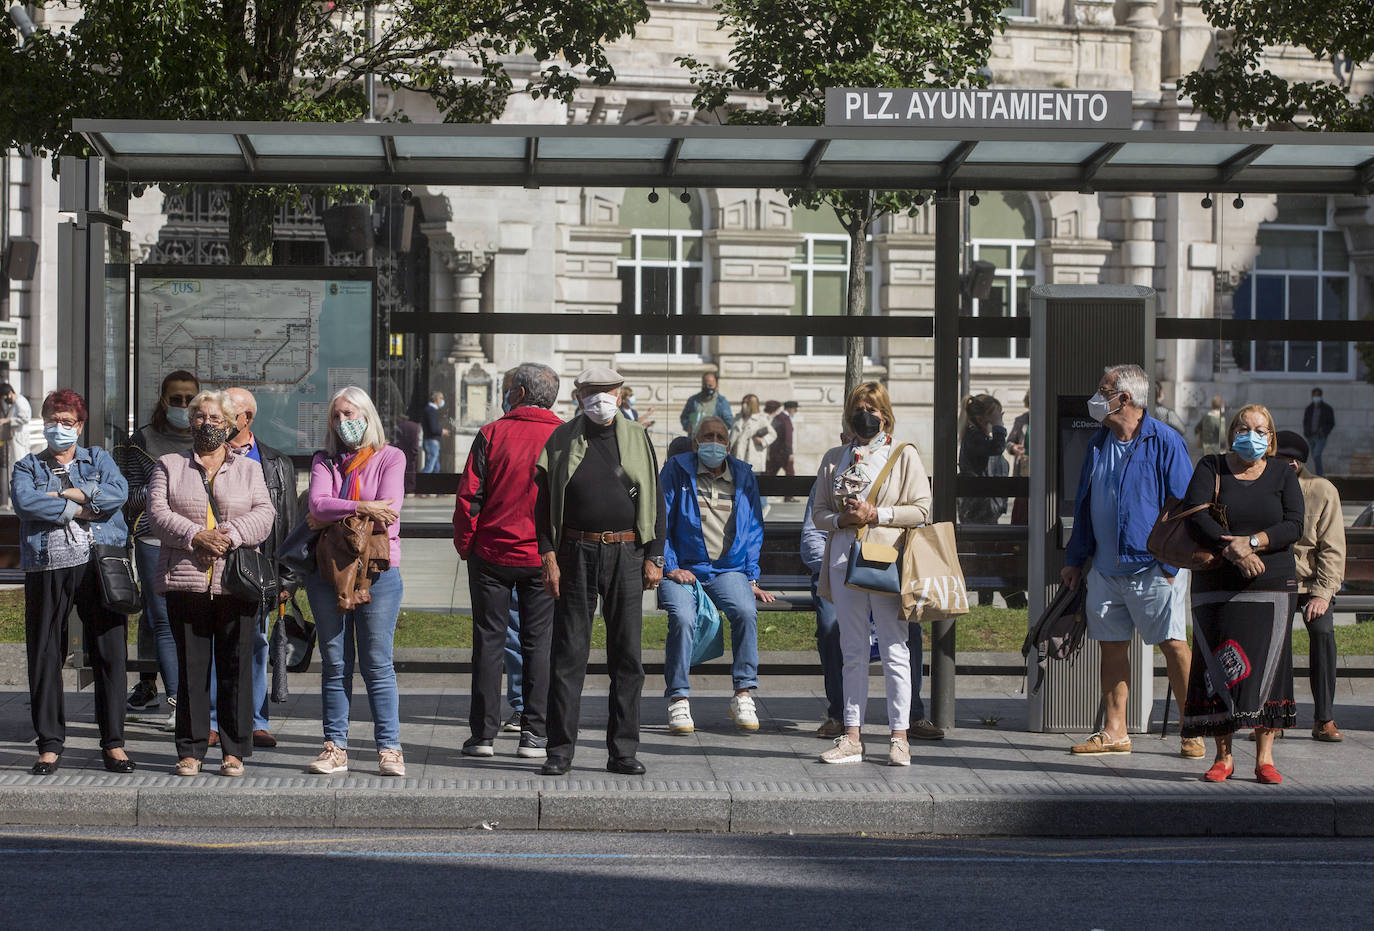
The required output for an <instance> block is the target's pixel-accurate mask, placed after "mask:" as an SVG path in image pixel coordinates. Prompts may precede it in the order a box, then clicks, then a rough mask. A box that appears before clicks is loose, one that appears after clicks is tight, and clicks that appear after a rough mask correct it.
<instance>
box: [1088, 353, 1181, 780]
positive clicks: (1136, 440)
mask: <svg viewBox="0 0 1374 931" xmlns="http://www.w3.org/2000/svg"><path fill="white" fill-rule="evenodd" d="M1149 399H1150V377H1149V376H1148V375H1146V374H1145V370H1144V369H1142V368H1141V367H1140V366H1138V365H1113V366H1110V367H1108V368H1107V369H1106V371H1104V372H1103V373H1102V377H1101V379H1099V380H1098V385H1097V393H1096V394H1094V395H1093V396H1092V398H1091V399H1089V401H1088V414H1089V415H1090V416H1091V417H1092V418H1093V419H1094V420H1096V421H1097V422H1098V423H1100V424H1102V429H1100V430H1098V431H1097V434H1096V435H1095V436H1094V437H1093V441H1092V445H1091V447H1090V448H1089V450H1088V455H1087V457H1086V458H1085V460H1084V462H1083V470H1082V472H1081V473H1080V474H1079V477H1078V494H1077V497H1076V499H1075V501H1074V510H1073V537H1072V538H1071V539H1070V540H1069V547H1068V552H1066V553H1065V556H1064V561H1065V563H1066V565H1065V566H1064V570H1063V572H1062V573H1061V575H1062V578H1063V580H1064V584H1065V585H1067V586H1069V587H1070V588H1077V587H1078V586H1079V584H1081V583H1084V582H1086V584H1087V586H1088V593H1087V600H1086V603H1085V605H1084V611H1085V612H1086V614H1087V618H1088V636H1089V637H1091V638H1092V639H1093V640H1096V641H1098V643H1099V644H1100V646H1101V648H1102V668H1101V681H1102V696H1103V700H1104V704H1105V705H1106V717H1105V721H1104V723H1103V725H1102V730H1101V731H1099V732H1097V733H1095V734H1093V735H1091V736H1090V737H1089V738H1088V739H1087V740H1086V741H1085V742H1083V743H1081V744H1078V745H1077V746H1075V747H1073V748H1072V752H1074V753H1079V754H1098V753H1130V752H1131V738H1130V737H1128V736H1127V735H1126V703H1127V699H1128V697H1129V687H1128V686H1127V681H1128V679H1129V677H1130V674H1131V658H1130V640H1131V633H1132V630H1138V631H1140V638H1141V639H1142V640H1143V641H1144V642H1145V643H1148V644H1151V645H1153V644H1158V645H1159V649H1160V652H1162V653H1163V654H1164V662H1165V664H1166V666H1167V668H1168V672H1169V682H1170V684H1171V685H1172V686H1173V689H1174V694H1175V695H1184V694H1187V688H1188V660H1189V652H1188V642H1187V610H1186V605H1185V602H1184V593H1185V591H1186V588H1187V579H1186V575H1187V572H1186V571H1180V570H1179V569H1177V568H1176V567H1174V566H1165V565H1162V564H1161V563H1158V562H1156V561H1155V558H1154V557H1153V556H1151V555H1150V553H1149V550H1147V549H1146V546H1145V543H1146V540H1147V539H1148V538H1149V536H1150V530H1151V528H1152V527H1154V524H1155V521H1156V519H1158V517H1159V512H1160V511H1161V510H1163V508H1164V502H1165V500H1167V499H1168V498H1171V497H1179V498H1181V497H1183V494H1184V492H1186V491H1187V489H1188V481H1189V479H1191V478H1192V476H1193V463H1192V461H1191V460H1190V459H1189V458H1188V447H1187V444H1186V443H1185V441H1184V439H1183V437H1182V436H1180V435H1179V433H1178V432H1177V431H1176V430H1173V429H1170V428H1169V427H1168V426H1166V425H1165V424H1163V423H1161V422H1160V421H1158V420H1155V419H1154V418H1153V417H1151V416H1150V415H1149V414H1148V413H1146V407H1147V405H1148V404H1149ZM1089 562H1091V564H1092V567H1091V570H1090V571H1088V572H1087V573H1086V577H1085V574H1084V566H1085V565H1087V564H1088V563H1089ZM1180 752H1181V754H1182V755H1183V756H1185V757H1189V758H1197V757H1200V756H1202V755H1203V754H1204V753H1205V748H1204V747H1203V744H1202V741H1201V739H1199V738H1185V739H1184V741H1183V744H1182V748H1181V751H1180Z"/></svg>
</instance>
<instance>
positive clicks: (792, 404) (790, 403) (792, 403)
mask: <svg viewBox="0 0 1374 931" xmlns="http://www.w3.org/2000/svg"><path fill="white" fill-rule="evenodd" d="M799 407H801V405H800V404H798V403H797V402H796V401H788V402H786V403H785V404H783V406H782V409H783V410H785V411H794V410H796V409H797V408H799Z"/></svg>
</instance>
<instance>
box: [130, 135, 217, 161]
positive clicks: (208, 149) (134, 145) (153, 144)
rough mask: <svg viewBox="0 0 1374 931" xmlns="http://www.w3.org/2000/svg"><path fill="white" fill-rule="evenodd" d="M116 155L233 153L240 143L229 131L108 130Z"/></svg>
mask: <svg viewBox="0 0 1374 931" xmlns="http://www.w3.org/2000/svg"><path fill="white" fill-rule="evenodd" d="M105 141H106V142H108V143H109V144H110V147H111V148H112V149H114V151H115V154H116V155H118V154H120V153H125V154H128V155H159V154H169V155H170V154H179V155H234V156H239V157H242V153H241V152H240V150H239V144H238V143H237V142H235V141H234V137H233V136H231V135H230V134H228V133H105Z"/></svg>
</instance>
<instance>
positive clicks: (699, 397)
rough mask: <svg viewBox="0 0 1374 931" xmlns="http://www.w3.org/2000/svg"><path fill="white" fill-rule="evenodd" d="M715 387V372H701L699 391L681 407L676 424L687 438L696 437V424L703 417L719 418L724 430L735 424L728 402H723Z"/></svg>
mask: <svg viewBox="0 0 1374 931" xmlns="http://www.w3.org/2000/svg"><path fill="white" fill-rule="evenodd" d="M717 385H718V381H717V379H716V373H715V372H702V373H701V390H700V391H698V392H697V393H696V394H694V395H692V396H691V397H690V398H688V399H687V403H686V404H684V405H682V413H681V414H680V415H679V416H678V422H679V423H681V424H682V431H683V432H684V433H686V434H687V436H688V437H689V438H690V437H693V436H696V432H697V424H698V423H700V422H701V419H702V418H703V417H719V418H720V419H721V420H723V421H725V427H726V429H729V427H730V425H731V424H733V423H734V422H735V416H734V414H732V413H730V402H729V401H727V400H725V395H723V394H721V393H720V392H719V391H717V390H716V388H717Z"/></svg>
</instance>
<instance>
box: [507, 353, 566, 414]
mask: <svg viewBox="0 0 1374 931" xmlns="http://www.w3.org/2000/svg"><path fill="white" fill-rule="evenodd" d="M507 377H508V378H509V379H510V387H511V390H512V391H514V390H515V389H516V388H524V389H525V403H526V404H530V405H533V406H534V407H542V408H545V409H546V410H547V409H548V408H550V407H553V405H554V402H555V401H557V400H558V373H557V372H555V371H554V370H553V369H551V368H549V367H548V366H547V365H544V364H542V363H540V362H521V363H520V364H519V365H517V366H516V367H515V368H513V369H511V370H510V372H509V373H507Z"/></svg>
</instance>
